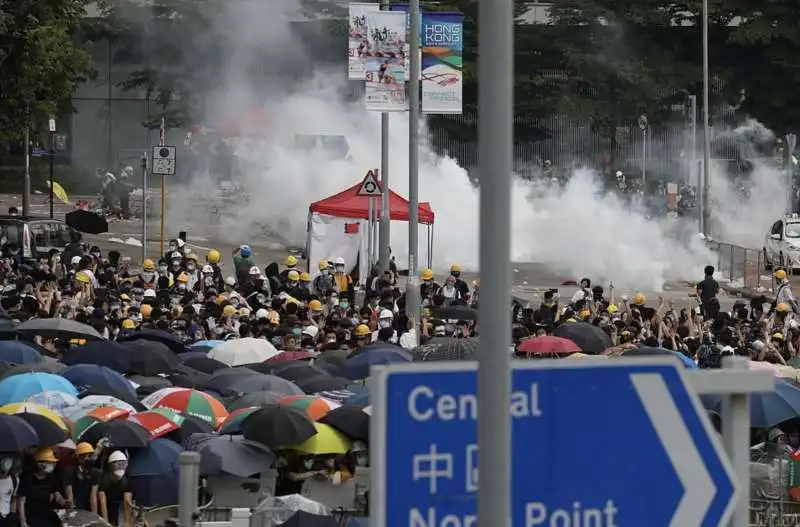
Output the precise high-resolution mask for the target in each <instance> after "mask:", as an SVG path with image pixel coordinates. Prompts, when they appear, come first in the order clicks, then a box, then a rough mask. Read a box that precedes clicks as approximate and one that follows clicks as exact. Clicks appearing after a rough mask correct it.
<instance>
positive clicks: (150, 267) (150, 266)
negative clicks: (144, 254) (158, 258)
mask: <svg viewBox="0 0 800 527" xmlns="http://www.w3.org/2000/svg"><path fill="white" fill-rule="evenodd" d="M142 269H144V270H145V271H147V272H148V273H151V272H153V271H155V270H156V264H154V263H153V260H151V259H150V258H147V259H146V260H145V261H144V262H142Z"/></svg>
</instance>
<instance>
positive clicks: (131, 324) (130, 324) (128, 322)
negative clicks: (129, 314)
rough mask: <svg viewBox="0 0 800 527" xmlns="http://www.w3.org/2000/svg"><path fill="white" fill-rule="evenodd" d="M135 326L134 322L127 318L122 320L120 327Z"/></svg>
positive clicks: (129, 327)
mask: <svg viewBox="0 0 800 527" xmlns="http://www.w3.org/2000/svg"><path fill="white" fill-rule="evenodd" d="M135 327H136V323H135V322H134V321H133V320H131V319H129V318H126V319H125V320H123V321H122V329H134V328H135Z"/></svg>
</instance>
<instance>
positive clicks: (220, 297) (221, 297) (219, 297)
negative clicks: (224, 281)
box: [214, 294, 228, 305]
mask: <svg viewBox="0 0 800 527" xmlns="http://www.w3.org/2000/svg"><path fill="white" fill-rule="evenodd" d="M227 299H228V296H227V295H222V294H220V295H217V298H216V299H214V301H215V302H216V303H217V305H219V304H221V303H223V302H224V301H226V300H227Z"/></svg>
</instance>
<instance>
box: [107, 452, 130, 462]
mask: <svg viewBox="0 0 800 527" xmlns="http://www.w3.org/2000/svg"><path fill="white" fill-rule="evenodd" d="M118 461H128V456H126V455H125V454H123V453H122V452H120V451H119V450H115V451H113V452H111V455H110V456H108V462H109V463H116V462H118Z"/></svg>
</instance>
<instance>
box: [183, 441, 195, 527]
mask: <svg viewBox="0 0 800 527" xmlns="http://www.w3.org/2000/svg"><path fill="white" fill-rule="evenodd" d="M178 462H179V464H180V479H179V487H180V488H179V489H178V521H179V522H180V527H191V526H192V525H194V516H195V513H196V512H197V489H198V488H199V486H200V454H198V453H197V452H181V455H180V457H179V458H178Z"/></svg>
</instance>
